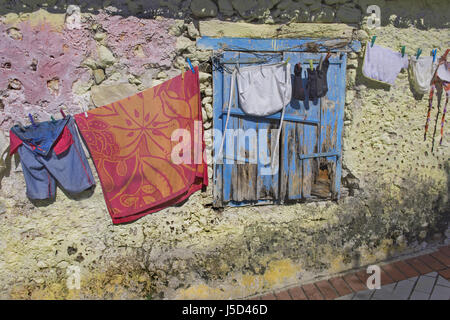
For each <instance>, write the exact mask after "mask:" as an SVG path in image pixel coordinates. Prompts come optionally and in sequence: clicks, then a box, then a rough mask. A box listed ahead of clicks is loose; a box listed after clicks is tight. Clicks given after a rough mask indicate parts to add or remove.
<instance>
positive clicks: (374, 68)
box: [362, 43, 409, 85]
mask: <svg viewBox="0 0 450 320" xmlns="http://www.w3.org/2000/svg"><path fill="white" fill-rule="evenodd" d="M408 65H409V63H408V55H406V54H405V55H404V56H403V57H402V54H401V53H400V52H395V51H392V50H391V49H388V48H383V47H381V46H378V45H376V44H374V45H373V46H372V45H371V44H370V43H367V45H366V53H365V55H364V63H363V67H362V72H363V74H364V76H366V77H367V78H370V79H372V80H375V81H380V82H382V83H387V84H389V85H393V84H394V82H395V79H396V78H397V75H398V74H399V72H400V71H401V70H402V69H406V68H408Z"/></svg>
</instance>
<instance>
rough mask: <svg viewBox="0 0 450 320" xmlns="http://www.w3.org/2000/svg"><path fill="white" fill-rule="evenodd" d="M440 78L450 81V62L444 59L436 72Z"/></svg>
mask: <svg viewBox="0 0 450 320" xmlns="http://www.w3.org/2000/svg"><path fill="white" fill-rule="evenodd" d="M436 74H437V76H438V78H439V79H440V80H442V81H445V82H450V62H447V61H443V62H442V63H441V64H440V65H439V67H438V68H437V72H436Z"/></svg>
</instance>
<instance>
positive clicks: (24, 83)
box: [0, 22, 95, 129]
mask: <svg viewBox="0 0 450 320" xmlns="http://www.w3.org/2000/svg"><path fill="white" fill-rule="evenodd" d="M67 32H70V34H71V35H70V37H66V36H65V35H64V33H67ZM77 39H78V40H77ZM79 39H83V41H84V42H85V43H84V46H79V45H77V41H79ZM93 44H94V45H93ZM93 48H95V42H93V40H89V38H88V37H87V34H86V31H85V30H70V31H69V30H64V31H63V32H62V33H60V32H56V31H53V30H52V28H51V27H50V26H49V25H46V24H43V25H41V26H38V27H32V26H30V25H29V24H28V23H26V22H22V23H21V24H20V25H19V26H18V27H17V28H12V27H10V26H8V25H4V24H0V100H1V105H2V109H0V128H2V129H7V128H9V127H11V125H13V122H14V121H16V120H19V121H21V122H22V123H24V124H25V123H26V122H27V121H26V119H27V118H26V115H27V114H28V113H32V114H36V115H37V116H38V118H39V120H40V121H45V120H49V119H50V115H52V114H53V115H55V116H56V115H59V108H61V107H63V108H65V110H66V111H68V112H70V113H73V112H80V106H78V105H76V103H75V102H74V99H73V96H72V84H73V82H74V81H75V80H77V79H82V78H85V77H86V73H87V72H88V70H87V69H85V68H80V63H81V62H82V60H83V59H84V57H85V56H86V55H87V54H88V51H90V50H93Z"/></svg>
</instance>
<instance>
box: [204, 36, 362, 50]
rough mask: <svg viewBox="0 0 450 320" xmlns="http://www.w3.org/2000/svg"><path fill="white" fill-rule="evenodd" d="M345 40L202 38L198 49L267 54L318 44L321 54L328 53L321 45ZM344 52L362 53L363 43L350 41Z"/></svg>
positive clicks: (301, 48) (302, 48)
mask: <svg viewBox="0 0 450 320" xmlns="http://www.w3.org/2000/svg"><path fill="white" fill-rule="evenodd" d="M341 41H347V40H345V39H312V38H304V39H248V38H212V37H201V38H199V39H197V48H198V49H200V50H226V51H260V52H262V51H267V52H283V51H297V52H306V51H310V49H308V47H307V46H306V44H307V43H314V44H317V49H318V50H319V52H327V51H328V48H327V47H325V46H321V45H324V44H325V45H326V44H327V43H329V44H333V43H338V42H341ZM343 49H344V50H353V51H354V52H359V51H361V42H360V41H357V40H352V41H349V44H348V48H343ZM343 49H342V48H340V49H332V50H331V52H339V51H342V50H343Z"/></svg>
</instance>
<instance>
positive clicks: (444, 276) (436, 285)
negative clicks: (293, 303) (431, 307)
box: [252, 245, 450, 300]
mask: <svg viewBox="0 0 450 320" xmlns="http://www.w3.org/2000/svg"><path fill="white" fill-rule="evenodd" d="M379 266H380V267H381V289H378V290H369V289H368V288H367V287H366V281H367V278H368V277H369V276H370V275H369V274H367V273H366V269H361V270H359V271H356V272H350V273H348V274H344V275H342V276H338V277H335V278H331V279H328V280H321V281H318V282H315V283H309V284H305V285H302V286H298V287H293V288H289V289H287V290H283V291H279V292H272V293H268V294H265V295H263V296H258V297H254V298H252V300H333V299H337V300H450V245H448V246H444V247H440V248H438V249H436V250H435V251H433V252H431V253H428V254H424V255H421V256H417V257H413V258H409V259H405V260H400V261H395V262H392V263H389V264H385V265H383V264H379Z"/></svg>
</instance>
